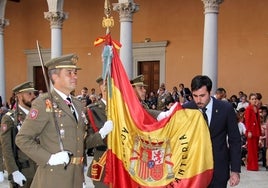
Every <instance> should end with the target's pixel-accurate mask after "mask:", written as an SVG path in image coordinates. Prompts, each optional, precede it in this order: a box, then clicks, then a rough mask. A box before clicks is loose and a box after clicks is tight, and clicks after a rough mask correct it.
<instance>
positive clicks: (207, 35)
mask: <svg viewBox="0 0 268 188" xmlns="http://www.w3.org/2000/svg"><path fill="white" fill-rule="evenodd" d="M202 1H203V3H204V9H205V12H204V14H205V26H204V43H203V67H202V74H203V75H207V76H209V77H210V78H211V80H212V82H213V88H212V93H211V94H212V95H213V94H214V93H215V91H216V89H217V87H218V86H217V85H218V13H219V4H220V3H222V2H223V0H202Z"/></svg>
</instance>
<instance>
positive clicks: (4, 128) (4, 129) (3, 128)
mask: <svg viewBox="0 0 268 188" xmlns="http://www.w3.org/2000/svg"><path fill="white" fill-rule="evenodd" d="M6 130H7V124H5V123H3V124H1V131H2V132H6Z"/></svg>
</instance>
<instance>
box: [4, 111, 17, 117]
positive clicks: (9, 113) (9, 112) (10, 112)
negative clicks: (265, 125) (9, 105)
mask: <svg viewBox="0 0 268 188" xmlns="http://www.w3.org/2000/svg"><path fill="white" fill-rule="evenodd" d="M14 114H15V113H14V111H13V110H11V111H8V112H7V113H6V115H7V116H10V117H13V118H14Z"/></svg>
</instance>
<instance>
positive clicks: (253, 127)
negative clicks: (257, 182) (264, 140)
mask: <svg viewBox="0 0 268 188" xmlns="http://www.w3.org/2000/svg"><path fill="white" fill-rule="evenodd" d="M254 107H255V106H253V105H249V106H248V107H247V108H246V111H245V126H246V136H247V149H248V155H247V170H256V171H257V170H259V165H258V149H259V146H258V143H259V137H260V135H261V125H260V115H259V113H258V109H257V112H256V113H255V111H254ZM256 108H257V107H256ZM249 132H251V134H252V137H251V138H249V137H248V133H249Z"/></svg>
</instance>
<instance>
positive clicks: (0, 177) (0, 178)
mask: <svg viewBox="0 0 268 188" xmlns="http://www.w3.org/2000/svg"><path fill="white" fill-rule="evenodd" d="M3 181H4V173H3V171H0V182H3Z"/></svg>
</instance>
